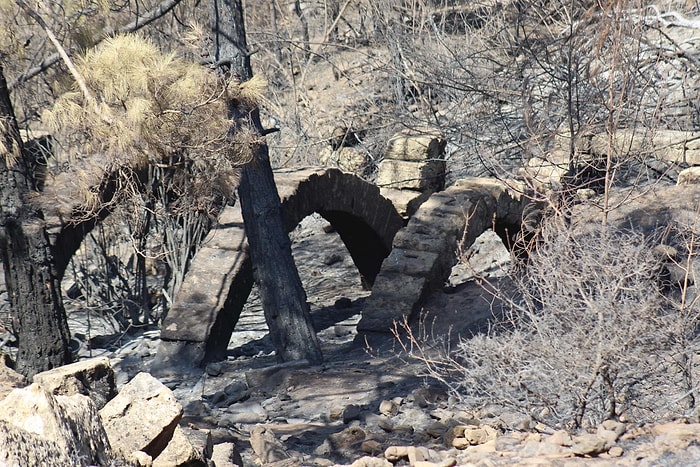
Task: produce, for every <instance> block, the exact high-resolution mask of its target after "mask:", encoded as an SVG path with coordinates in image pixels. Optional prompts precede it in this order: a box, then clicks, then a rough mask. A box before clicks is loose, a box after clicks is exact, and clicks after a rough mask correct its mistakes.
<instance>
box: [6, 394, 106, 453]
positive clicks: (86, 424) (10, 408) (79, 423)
mask: <svg viewBox="0 0 700 467" xmlns="http://www.w3.org/2000/svg"><path fill="white" fill-rule="evenodd" d="M0 420H4V421H5V422H7V423H6V425H5V428H7V430H6V431H5V437H6V438H10V439H12V438H17V439H23V440H26V441H27V442H30V441H31V439H33V438H34V437H39V438H41V439H43V440H46V441H50V442H51V443H53V445H55V446H56V447H57V448H58V449H59V450H60V451H62V452H64V453H69V455H70V456H72V458H73V459H81V458H82V459H84V460H85V463H86V464H99V465H106V464H107V463H108V462H109V461H110V459H111V458H112V453H111V450H110V443H109V441H108V440H107V435H106V434H105V430H104V429H103V427H102V425H101V423H100V417H99V416H98V413H97V408H96V407H95V404H94V403H93V402H92V400H91V399H90V398H89V397H87V396H83V395H82V394H74V395H72V396H54V395H53V394H51V393H50V392H48V391H46V390H45V389H43V388H42V387H41V386H39V385H38V384H32V385H30V386H27V387H26V388H22V389H15V390H13V391H12V392H10V394H8V395H7V397H5V399H3V400H2V401H0ZM14 428H18V429H20V430H23V431H22V432H13V430H14ZM25 432H28V433H30V434H31V435H29V436H28V435H26V433H25ZM51 443H40V446H42V449H43V448H46V449H47V453H49V452H53V448H51V446H50V445H51ZM0 446H1V445H0ZM22 448H23V449H28V450H31V449H33V446H32V445H24V446H22ZM10 454H11V452H10V453H6V454H2V451H1V450H0V459H2V457H3V455H4V456H5V457H8V458H10ZM13 456H14V454H13ZM59 458H60V457H59ZM26 465H30V464H26ZM37 465H39V464H37ZM66 465H70V464H66Z"/></svg>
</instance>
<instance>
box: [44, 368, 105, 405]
mask: <svg viewBox="0 0 700 467" xmlns="http://www.w3.org/2000/svg"><path fill="white" fill-rule="evenodd" d="M33 381H34V382H35V383H36V384H38V385H39V386H41V387H42V388H44V389H46V390H47V391H49V392H51V393H52V394H56V395H58V394H60V395H64V396H72V395H73V394H83V395H85V396H88V397H90V399H92V401H93V402H94V403H95V405H96V406H97V408H98V409H101V408H102V407H104V406H105V404H107V402H109V401H110V400H111V399H112V398H114V396H116V394H117V389H116V382H115V378H114V371H113V370H112V367H111V365H110V363H109V359H108V358H107V357H98V358H91V359H89V360H81V361H79V362H75V363H71V364H70V365H65V366H61V367H58V368H54V369H52V370H48V371H44V372H42V373H37V374H36V375H34V379H33Z"/></svg>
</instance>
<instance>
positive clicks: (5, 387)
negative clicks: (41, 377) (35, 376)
mask: <svg viewBox="0 0 700 467" xmlns="http://www.w3.org/2000/svg"><path fill="white" fill-rule="evenodd" d="M26 384H27V380H26V378H25V377H24V376H23V375H21V374H19V373H17V372H16V371H15V370H14V369H13V368H12V366H11V362H10V358H9V357H8V356H7V355H5V354H0V400H2V399H4V398H5V396H7V395H8V394H9V393H10V391H12V390H13V389H16V388H21V387H24V386H26Z"/></svg>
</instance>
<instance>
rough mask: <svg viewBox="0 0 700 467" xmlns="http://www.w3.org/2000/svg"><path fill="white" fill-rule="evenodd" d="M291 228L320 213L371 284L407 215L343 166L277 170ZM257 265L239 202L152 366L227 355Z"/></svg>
mask: <svg viewBox="0 0 700 467" xmlns="http://www.w3.org/2000/svg"><path fill="white" fill-rule="evenodd" d="M275 181H276V183H277V187H278V191H279V194H280V198H281V200H282V209H283V216H284V222H285V225H286V227H287V230H288V231H291V230H292V229H294V228H295V227H296V226H297V224H298V223H299V222H301V220H302V219H304V218H305V217H306V216H308V215H310V214H313V213H315V212H317V213H319V214H320V215H321V216H323V217H324V218H325V219H327V220H328V221H329V222H330V223H331V224H332V225H333V227H334V228H335V229H336V231H337V232H338V234H339V236H340V238H341V239H342V241H343V242H344V243H345V245H346V247H347V248H348V251H349V252H350V255H351V257H352V259H353V261H354V263H355V265H356V266H357V268H358V270H359V272H360V275H361V277H362V278H363V282H364V283H365V284H366V285H367V286H371V285H372V284H373V282H374V280H375V277H376V276H377V274H378V273H379V270H380V267H381V264H382V261H383V260H384V258H385V257H387V256H388V255H389V253H390V251H391V245H392V241H393V239H394V235H395V234H396V232H397V231H399V229H401V228H402V227H403V226H404V221H403V219H402V218H401V216H400V215H399V214H398V212H397V211H396V209H395V208H394V206H393V204H392V203H391V201H389V200H387V199H386V198H384V197H383V196H382V195H381V194H380V192H379V188H378V187H377V186H375V185H373V184H371V183H368V182H366V181H364V180H362V179H361V178H359V177H357V176H355V175H352V174H348V173H344V172H342V171H340V170H338V169H326V168H310V169H296V170H280V171H276V172H275ZM252 284H253V275H252V265H251V262H250V258H249V257H248V249H247V243H246V238H245V231H244V226H243V218H242V215H241V212H240V208H239V207H238V206H229V207H227V208H226V209H225V210H224V212H223V213H222V214H221V216H220V218H219V225H218V226H217V227H216V228H214V229H213V230H212V231H211V232H210V233H209V235H208V236H207V239H206V240H205V241H204V245H203V246H202V248H201V249H200V250H199V252H198V253H197V255H196V256H195V258H194V259H193V260H192V263H191V266H190V271H189V272H188V274H187V276H186V277H185V282H184V283H183V285H182V288H181V289H180V291H179V292H178V295H177V297H176V299H175V302H174V304H173V306H172V307H171V309H170V311H169V313H168V316H167V317H166V318H165V320H164V322H163V326H162V330H161V345H160V348H159V350H158V355H157V357H156V361H155V363H154V367H153V368H152V370H154V371H156V372H164V371H165V372H167V371H168V369H171V368H177V367H180V366H190V365H199V364H200V363H202V362H206V361H210V360H214V359H219V358H222V357H224V356H225V352H226V348H227V346H228V342H229V340H230V338H231V333H232V332H233V329H234V327H235V325H236V323H237V321H238V318H239V316H240V313H241V310H242V308H243V305H244V304H245V302H246V300H247V299H248V295H249V293H250V290H251V288H252Z"/></svg>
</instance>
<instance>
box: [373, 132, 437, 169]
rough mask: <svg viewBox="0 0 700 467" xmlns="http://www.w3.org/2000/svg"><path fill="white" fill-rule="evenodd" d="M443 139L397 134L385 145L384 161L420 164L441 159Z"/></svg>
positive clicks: (435, 136)
mask: <svg viewBox="0 0 700 467" xmlns="http://www.w3.org/2000/svg"><path fill="white" fill-rule="evenodd" d="M445 145H446V143H445V139H444V138H443V137H442V136H441V135H437V134H435V135H430V134H428V135H418V136H411V135H404V134H398V135H395V136H394V137H393V138H391V139H390V140H389V143H388V144H387V149H386V153H385V154H384V157H385V158H386V159H394V160H401V161H414V162H422V161H426V160H429V159H443V158H444V152H445Z"/></svg>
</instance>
